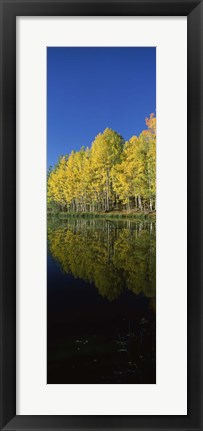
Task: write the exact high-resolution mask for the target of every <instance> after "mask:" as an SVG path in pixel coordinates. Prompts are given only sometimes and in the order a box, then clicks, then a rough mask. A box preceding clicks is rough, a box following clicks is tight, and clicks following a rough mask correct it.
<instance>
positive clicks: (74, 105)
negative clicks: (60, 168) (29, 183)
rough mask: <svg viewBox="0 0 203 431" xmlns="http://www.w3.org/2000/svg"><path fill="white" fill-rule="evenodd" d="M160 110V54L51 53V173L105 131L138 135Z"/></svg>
mask: <svg viewBox="0 0 203 431" xmlns="http://www.w3.org/2000/svg"><path fill="white" fill-rule="evenodd" d="M155 110H156V48H60V47H59V48H58V47H56V48H55V47H54V48H51V47H50V48H47V139H48V142H47V152H48V154H47V164H48V167H49V166H50V165H52V166H53V165H54V164H55V163H56V162H57V160H58V158H59V156H60V155H64V154H67V153H70V152H71V151H72V150H79V149H80V148H81V147H82V146H85V147H86V146H89V147H90V146H91V143H92V142H93V140H94V138H95V136H96V135H97V134H98V133H99V132H103V130H104V129H105V128H106V127H109V128H111V129H114V130H116V131H117V132H118V133H120V134H121V135H122V136H123V138H124V139H125V140H128V139H129V138H130V137H131V136H133V135H139V133H140V132H141V131H142V130H143V129H144V128H146V126H145V117H147V116H149V115H150V113H151V112H154V113H155V112H156V111H155Z"/></svg>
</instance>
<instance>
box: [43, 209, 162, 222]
mask: <svg viewBox="0 0 203 431" xmlns="http://www.w3.org/2000/svg"><path fill="white" fill-rule="evenodd" d="M47 218H48V219H53V218H58V219H60V220H66V219H68V218H85V219H88V218H104V219H117V220H120V219H125V220H127V219H135V220H147V219H150V220H151V221H156V211H150V212H141V211H109V212H105V213H104V212H94V213H92V212H91V213H90V212H53V213H47Z"/></svg>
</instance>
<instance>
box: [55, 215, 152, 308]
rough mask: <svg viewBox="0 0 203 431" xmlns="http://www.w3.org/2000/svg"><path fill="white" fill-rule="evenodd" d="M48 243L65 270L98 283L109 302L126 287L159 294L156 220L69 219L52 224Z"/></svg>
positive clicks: (137, 291)
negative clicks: (152, 221)
mask: <svg viewBox="0 0 203 431" xmlns="http://www.w3.org/2000/svg"><path fill="white" fill-rule="evenodd" d="M48 244H49V250H50V252H51V255H52V256H53V258H54V259H55V260H56V261H57V262H58V263H59V265H60V268H61V269H62V271H63V272H65V273H69V274H72V275H73V276H74V277H76V278H81V279H83V280H85V281H88V282H89V283H93V282H94V284H95V286H96V288H97V289H98V291H99V293H100V294H101V295H102V296H103V297H106V298H107V299H108V300H109V301H113V300H114V299H116V298H118V297H119V296H120V294H121V293H122V291H123V290H124V289H125V288H127V289H129V290H131V291H132V292H133V293H135V294H139V293H143V294H144V295H145V296H146V297H149V298H153V297H155V289H156V282H155V277H156V262H155V260H156V243H155V224H154V223H144V222H143V223H139V224H138V223H135V222H132V221H125V222H124V221H109V220H105V221H103V220H97V219H90V220H89V219H88V220H83V219H80V218H78V219H76V220H74V219H69V220H68V221H67V222H64V223H63V224H60V225H58V224H57V223H56V224H53V223H52V224H49V225H48Z"/></svg>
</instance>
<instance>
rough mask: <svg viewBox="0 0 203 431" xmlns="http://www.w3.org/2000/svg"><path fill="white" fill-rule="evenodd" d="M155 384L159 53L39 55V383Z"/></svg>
mask: <svg viewBox="0 0 203 431" xmlns="http://www.w3.org/2000/svg"><path fill="white" fill-rule="evenodd" d="M77 383H78V384H82V383H84V384H88V383H89V384H92V383H95V384H102V383H103V384H122V383H123V384H156V48H154V47H48V48H47V384H77Z"/></svg>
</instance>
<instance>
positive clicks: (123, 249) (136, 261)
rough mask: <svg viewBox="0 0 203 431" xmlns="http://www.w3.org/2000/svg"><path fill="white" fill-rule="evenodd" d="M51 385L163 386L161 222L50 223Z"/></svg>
mask: <svg viewBox="0 0 203 431" xmlns="http://www.w3.org/2000/svg"><path fill="white" fill-rule="evenodd" d="M47 383H60V384H61V383H66V384H67V383H138V384H140V383H156V228H155V223H152V222H141V223H138V222H136V221H127V220H126V221H123V220H108V219H97V218H94V219H92V218H89V219H83V218H73V217H72V218H70V219H68V220H65V221H59V220H58V219H55V220H54V219H51V220H48V262H47Z"/></svg>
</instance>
